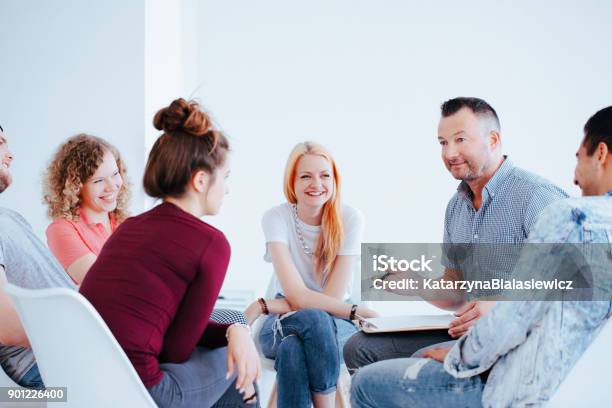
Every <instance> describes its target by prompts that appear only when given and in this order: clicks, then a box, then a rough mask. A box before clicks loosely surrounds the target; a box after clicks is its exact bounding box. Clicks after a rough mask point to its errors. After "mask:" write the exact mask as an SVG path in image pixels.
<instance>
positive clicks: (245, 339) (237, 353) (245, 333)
mask: <svg viewBox="0 0 612 408" xmlns="http://www.w3.org/2000/svg"><path fill="white" fill-rule="evenodd" d="M234 365H236V371H237V375H238V377H237V378H236V389H238V390H240V392H241V393H244V390H245V389H246V388H247V386H248V385H249V384H252V383H254V382H255V381H256V380H258V379H259V374H260V372H261V362H260V360H259V354H258V353H257V349H256V348H255V344H254V343H253V339H252V338H251V333H250V331H249V330H248V329H247V328H246V327H243V326H240V325H237V324H233V325H231V326H229V327H228V328H227V377H226V378H230V377H231V376H232V374H233V372H234Z"/></svg>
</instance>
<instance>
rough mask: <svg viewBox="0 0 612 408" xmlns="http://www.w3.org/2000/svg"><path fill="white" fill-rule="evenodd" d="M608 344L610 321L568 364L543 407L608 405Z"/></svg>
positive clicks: (610, 359) (611, 331) (610, 361)
mask: <svg viewBox="0 0 612 408" xmlns="http://www.w3.org/2000/svg"><path fill="white" fill-rule="evenodd" d="M611 344H612V322H610V321H608V322H606V324H605V325H604V326H603V327H602V329H601V331H600V332H599V334H598V335H597V337H595V339H594V340H593V342H592V343H591V344H590V345H589V346H588V347H587V349H586V350H585V351H584V354H582V356H581V357H580V358H579V359H578V362H576V365H574V367H572V369H571V370H570V372H569V374H568V375H567V377H566V378H565V380H563V382H562V383H561V385H560V386H559V389H557V391H556V392H555V395H553V397H552V398H551V400H550V402H549V403H548V405H547V407H551V408H552V407H554V408H565V407H567V408H573V407H605V406H609V405H610V394H609V391H610V389H609V387H610V377H608V375H609V373H610V365H611V364H612V357H610V345H611Z"/></svg>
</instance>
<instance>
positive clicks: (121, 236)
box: [80, 203, 230, 388]
mask: <svg viewBox="0 0 612 408" xmlns="http://www.w3.org/2000/svg"><path fill="white" fill-rule="evenodd" d="M229 258H230V246H229V243H228V242H227V239H226V238H225V235H223V233H222V232H221V231H219V230H218V229H216V228H214V227H213V226H211V225H209V224H206V223H205V222H203V221H201V220H200V219H198V218H196V217H194V216H193V215H191V214H189V213H187V212H185V211H183V210H181V209H180V208H178V207H177V206H175V205H173V204H170V203H163V204H161V205H158V206H157V207H155V208H153V209H151V210H150V211H147V212H145V213H143V214H141V215H139V216H136V217H132V218H128V219H127V220H126V221H124V222H123V223H122V224H121V225H120V226H119V228H118V229H117V230H116V231H115V233H113V235H111V237H110V238H109V240H108V241H107V242H106V244H105V245H104V248H102V251H101V252H100V255H99V256H98V259H97V260H96V262H95V263H94V265H93V266H92V267H91V269H90V270H89V272H88V273H87V275H86V276H85V279H84V280H83V283H82V285H81V288H80V292H81V293H82V294H83V295H84V296H85V297H86V298H87V299H88V300H89V301H90V302H91V304H92V305H93V306H94V307H95V308H96V310H97V311H98V313H100V315H101V316H102V318H103V319H104V321H105V322H106V324H107V325H108V327H109V328H110V330H111V332H112V333H113V334H114V336H115V338H116V339H117V341H118V342H119V344H120V345H121V347H122V348H123V350H124V351H125V353H126V354H127V356H128V357H129V359H130V361H131V362H132V364H133V365H134V368H135V369H136V371H137V372H138V374H139V375H140V378H141V379H142V381H143V383H144V384H145V386H146V387H147V388H150V387H152V386H154V385H155V384H157V383H159V382H160V381H161V379H162V376H163V373H162V372H161V371H160V368H159V364H160V363H166V362H171V363H182V362H184V361H186V360H187V359H188V358H189V356H190V355H191V353H192V352H193V350H194V348H195V347H196V346H197V345H200V346H205V347H211V348H213V347H221V346H224V345H227V341H226V339H225V332H226V330H227V325H223V324H218V323H215V322H212V321H210V320H209V318H210V314H211V312H212V310H213V306H214V304H215V301H216V299H217V296H218V295H219V291H220V290H221V285H222V283H223V279H224V278H225V273H226V271H227V265H228V263H229Z"/></svg>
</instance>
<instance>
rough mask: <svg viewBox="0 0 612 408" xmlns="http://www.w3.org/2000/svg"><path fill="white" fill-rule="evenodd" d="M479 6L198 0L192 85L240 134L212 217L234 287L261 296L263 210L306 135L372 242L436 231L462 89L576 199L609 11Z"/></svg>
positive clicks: (521, 161)
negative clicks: (327, 157)
mask: <svg viewBox="0 0 612 408" xmlns="http://www.w3.org/2000/svg"><path fill="white" fill-rule="evenodd" d="M470 4H473V5H471V6H466V5H465V4H464V3H458V2H452V1H437V2H432V3H431V4H429V3H423V2H416V1H410V2H407V1H382V2H372V1H354V0H335V1H327V0H313V1H309V2H301V3H298V2H286V1H282V0H261V1H257V2H252V1H246V0H245V1H232V2H219V1H204V2H201V3H199V7H197V10H195V9H194V13H197V16H198V25H197V27H196V28H197V38H198V43H197V49H195V50H194V51H193V52H196V53H197V56H198V58H197V74H198V75H196V76H195V77H194V76H193V75H192V76H191V78H190V79H189V80H188V81H187V82H186V84H185V87H186V89H189V90H192V89H196V88H198V92H197V95H198V96H199V98H200V100H201V102H202V103H203V104H204V105H205V106H206V107H207V108H209V109H210V110H211V111H212V112H213V114H214V116H215V117H216V118H217V120H218V122H219V123H220V124H221V125H222V127H223V128H224V129H225V130H226V131H227V133H228V134H229V136H230V138H231V141H232V143H233V148H234V154H233V170H232V176H231V193H230V195H229V196H228V197H227V199H226V204H225V206H224V207H223V209H222V214H221V216H219V217H218V218H217V219H215V220H212V222H214V223H216V224H217V225H219V226H220V227H221V228H222V229H223V230H224V231H225V232H226V233H227V235H228V236H229V239H230V242H231V243H232V248H233V258H232V263H231V267H230V274H229V277H228V281H227V282H228V283H227V285H234V286H237V287H245V288H256V289H257V290H258V291H259V293H262V292H263V288H264V287H265V283H266V282H267V279H268V276H269V273H270V271H271V269H270V268H269V267H268V266H266V265H264V264H263V263H262V255H263V249H264V241H263V234H262V232H261V228H260V225H259V222H260V218H261V215H262V214H263V212H264V211H265V209H267V208H268V207H270V206H272V205H275V204H277V203H280V202H281V201H283V199H284V198H283V196H282V190H281V183H282V172H283V167H284V163H285V160H286V157H287V155H288V153H289V151H290V149H291V147H292V146H293V145H294V144H295V143H296V142H298V141H302V140H305V139H313V140H317V141H320V142H322V143H324V144H325V145H327V146H328V147H329V148H330V149H331V150H332V151H333V152H334V153H335V155H336V157H337V159H338V161H339V163H340V168H341V171H342V174H343V176H344V186H343V188H344V197H345V200H346V202H348V203H351V204H353V205H355V206H357V207H358V208H360V209H361V210H362V211H363V212H364V213H365V216H366V222H367V226H366V227H367V229H366V232H365V240H366V241H370V242H372V241H382V242H437V241H439V240H441V238H442V226H443V214H444V209H445V205H446V202H447V200H448V199H449V198H450V196H451V195H452V194H453V192H454V190H455V187H456V185H457V182H456V181H455V180H453V179H452V178H451V177H450V176H449V174H448V173H447V171H446V170H445V168H444V166H443V164H442V161H441V159H440V156H439V146H438V145H437V141H436V136H437V133H436V132H437V122H438V117H439V105H440V103H441V102H443V101H444V100H446V99H448V98H451V97H454V96H459V95H463V96H478V97H482V98H484V99H486V100H487V101H489V102H490V103H491V104H492V105H493V106H494V107H495V108H496V110H497V111H498V113H499V115H500V118H501V123H502V137H503V144H504V148H505V150H506V152H507V153H508V154H509V155H510V157H511V158H512V160H513V161H514V162H515V163H516V164H517V165H520V166H522V167H524V168H527V169H529V170H532V171H534V172H536V173H539V174H541V175H543V176H545V177H547V178H549V179H551V180H552V181H554V182H555V183H557V184H558V185H560V186H562V187H563V188H565V189H566V190H567V191H568V192H569V193H570V194H572V195H577V194H579V192H578V190H577V188H576V187H574V186H573V184H572V181H573V178H572V177H573V166H574V163H575V159H574V153H575V150H576V148H577V146H578V144H579V141H580V138H581V128H582V126H583V124H584V122H585V121H586V119H587V118H588V116H589V115H590V114H592V113H594V112H595V111H596V110H597V109H599V108H602V107H603V106H606V105H609V104H610V103H611V102H612V100H611V99H610V90H611V89H612V77H611V76H610V72H612V54H611V53H610V52H609V50H610V45H609V40H610V38H612V25H611V24H609V23H610V21H612V6H611V5H610V3H606V2H593V1H592V2H580V3H576V2H558V1H554V2H553V1H547V2H537V3H535V2H530V1H518V2H504V3H502V4H493V3H491V2H477V3H473V2H470ZM189 54H190V53H189ZM391 307H395V309H394V311H395V312H396V313H397V312H398V311H399V312H400V313H401V312H402V309H401V308H400V309H397V308H396V307H397V305H394V306H389V307H387V309H390V308H391ZM403 310H415V309H414V307H411V308H405V309H403Z"/></svg>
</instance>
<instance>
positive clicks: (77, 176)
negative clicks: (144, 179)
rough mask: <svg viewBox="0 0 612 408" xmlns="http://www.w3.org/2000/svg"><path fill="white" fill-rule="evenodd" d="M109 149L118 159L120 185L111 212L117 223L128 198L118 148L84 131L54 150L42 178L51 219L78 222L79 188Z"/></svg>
mask: <svg viewBox="0 0 612 408" xmlns="http://www.w3.org/2000/svg"><path fill="white" fill-rule="evenodd" d="M106 152H111V153H112V155H113V156H114V157H115V160H116V161H117V168H118V169H119V174H120V175H121V178H122V179H123V185H122V186H121V189H120V190H119V193H118V194H117V208H115V210H114V211H113V212H112V214H113V215H114V216H115V219H116V220H117V222H122V221H123V220H125V219H126V218H127V216H128V213H127V207H128V203H129V199H130V191H129V183H128V181H127V179H126V167H125V164H124V163H123V161H122V160H121V155H120V154H119V151H118V150H117V149H116V148H115V147H114V146H112V145H111V144H110V143H108V142H107V141H106V140H104V139H101V138H99V137H96V136H91V135H87V134H84V133H82V134H78V135H76V136H73V137H71V138H69V139H68V140H67V141H66V142H65V143H63V144H62V145H61V146H60V147H59V148H58V149H57V151H56V152H55V155H54V156H53V158H52V159H51V162H50V163H49V166H48V167H47V171H46V173H45V175H44V178H43V203H44V204H46V205H47V206H48V210H47V214H48V215H49V217H51V219H53V220H56V219H62V218H63V219H67V220H69V221H78V219H79V215H78V211H77V210H78V208H79V207H80V206H81V203H82V198H81V189H82V188H83V185H84V184H85V182H86V181H87V180H88V179H89V178H90V177H91V176H93V174H94V173H95V172H96V170H97V169H98V167H100V165H101V164H102V160H103V158H104V154H105V153H106Z"/></svg>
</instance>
